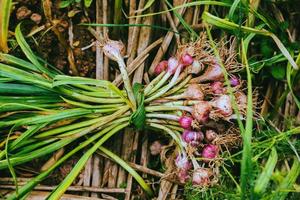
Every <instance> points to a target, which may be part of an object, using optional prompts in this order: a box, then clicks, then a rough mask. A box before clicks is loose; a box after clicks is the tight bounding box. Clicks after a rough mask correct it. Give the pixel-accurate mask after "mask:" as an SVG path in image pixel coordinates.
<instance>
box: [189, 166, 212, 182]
mask: <svg viewBox="0 0 300 200" xmlns="http://www.w3.org/2000/svg"><path fill="white" fill-rule="evenodd" d="M211 174H212V172H211V169H208V168H203V167H200V168H198V169H196V170H195V171H194V173H193V177H192V183H193V185H195V186H200V187H206V186H209V185H210V176H211Z"/></svg>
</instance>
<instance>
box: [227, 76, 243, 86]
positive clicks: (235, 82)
mask: <svg viewBox="0 0 300 200" xmlns="http://www.w3.org/2000/svg"><path fill="white" fill-rule="evenodd" d="M229 81H230V85H231V86H232V87H236V86H238V85H240V83H241V82H240V79H239V78H238V77H236V76H234V75H233V76H232V77H231V78H230V80H229Z"/></svg>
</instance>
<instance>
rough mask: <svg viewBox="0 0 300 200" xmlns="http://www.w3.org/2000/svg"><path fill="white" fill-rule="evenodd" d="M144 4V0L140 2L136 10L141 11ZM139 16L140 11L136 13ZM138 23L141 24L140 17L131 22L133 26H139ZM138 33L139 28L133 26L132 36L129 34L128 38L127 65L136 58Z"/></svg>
mask: <svg viewBox="0 0 300 200" xmlns="http://www.w3.org/2000/svg"><path fill="white" fill-rule="evenodd" d="M144 4H145V0H140V2H139V6H138V10H141V9H142V8H143V7H144ZM140 14H141V11H138V12H137V15H140ZM140 23H141V17H137V18H136V19H135V21H134V22H133V24H140ZM139 31H140V27H139V26H134V27H133V31H132V34H131V38H128V39H129V42H130V49H128V51H127V53H128V55H129V57H128V59H127V65H128V64H130V63H131V62H132V61H133V59H134V57H135V56H136V53H137V47H138V40H137V38H139Z"/></svg>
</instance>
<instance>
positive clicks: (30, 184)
mask: <svg viewBox="0 0 300 200" xmlns="http://www.w3.org/2000/svg"><path fill="white" fill-rule="evenodd" d="M116 126H117V125H113V126H109V127H107V128H105V129H103V130H101V131H100V132H98V133H96V134H94V135H93V136H91V137H90V138H89V139H87V140H85V141H83V142H82V143H80V144H79V145H78V146H77V147H75V148H74V149H73V150H71V151H70V152H69V153H67V154H65V155H64V156H63V157H62V158H60V159H59V160H57V162H56V163H55V164H54V165H52V166H51V167H50V168H49V169H48V170H46V171H44V172H42V173H40V174H39V175H38V176H37V177H35V178H33V179H31V180H30V181H29V182H27V183H26V184H25V185H24V186H22V187H21V188H20V189H19V194H18V195H17V194H16V192H14V193H12V194H11V195H9V196H8V197H7V200H17V199H20V198H22V197H23V196H25V195H26V194H28V193H29V192H30V191H31V190H32V189H33V188H34V187H35V186H36V185H37V184H39V183H40V182H41V181H42V180H44V179H45V178H47V177H48V176H49V175H50V174H51V173H52V171H53V170H54V169H56V168H57V167H58V166H60V165H61V164H62V163H63V162H64V161H66V160H67V159H69V158H70V157H71V156H72V155H74V154H75V153H76V152H78V151H80V150H81V149H83V148H84V147H86V146H87V145H89V144H91V143H92V142H93V141H95V140H96V139H98V138H99V137H101V136H102V135H103V134H105V133H107V132H108V131H110V130H111V129H112V128H114V127H116Z"/></svg>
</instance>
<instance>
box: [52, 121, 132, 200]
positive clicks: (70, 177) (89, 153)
mask: <svg viewBox="0 0 300 200" xmlns="http://www.w3.org/2000/svg"><path fill="white" fill-rule="evenodd" d="M128 125H129V124H128V123H124V124H121V125H118V126H117V127H115V128H113V129H112V130H111V131H109V132H108V133H107V134H106V135H104V136H103V137H102V138H101V139H100V140H99V141H98V142H97V143H96V144H94V145H93V146H92V147H91V148H90V149H89V150H88V151H87V152H86V153H85V154H84V155H83V156H82V157H81V158H80V160H79V161H78V162H77V164H76V165H75V166H74V167H73V169H72V171H71V172H70V173H69V174H68V175H67V177H66V178H65V179H64V180H63V181H62V182H61V183H60V184H59V185H58V186H57V187H56V189H55V190H54V191H53V192H52V193H51V194H50V195H49V196H48V197H47V199H48V200H57V199H60V197H61V196H62V195H63V194H64V193H65V191H66V190H67V189H68V187H69V186H70V185H71V184H72V182H73V181H74V180H75V178H76V177H77V176H78V174H79V173H80V171H81V170H82V168H83V167H84V166H85V163H86V162H87V160H88V159H89V158H90V157H91V156H92V155H93V153H94V152H95V151H96V150H97V149H98V148H99V147H100V146H101V145H102V144H103V143H104V142H105V141H107V140H108V139H109V138H110V137H111V136H113V135H114V134H115V133H117V132H118V131H120V130H121V129H123V128H125V127H126V126H128Z"/></svg>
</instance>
